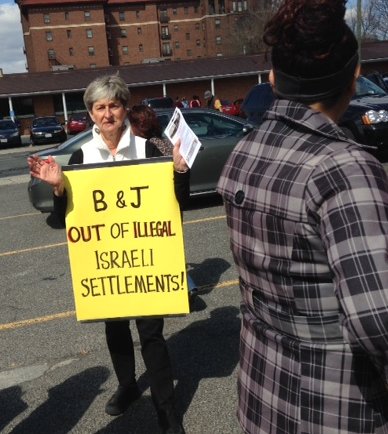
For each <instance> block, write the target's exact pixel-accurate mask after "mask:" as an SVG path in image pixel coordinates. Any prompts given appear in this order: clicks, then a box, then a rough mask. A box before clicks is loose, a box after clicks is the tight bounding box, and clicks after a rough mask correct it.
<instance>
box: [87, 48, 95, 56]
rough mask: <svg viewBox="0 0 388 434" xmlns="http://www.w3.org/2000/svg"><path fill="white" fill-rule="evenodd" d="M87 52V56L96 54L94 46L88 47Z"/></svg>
mask: <svg viewBox="0 0 388 434" xmlns="http://www.w3.org/2000/svg"><path fill="white" fill-rule="evenodd" d="M88 54H89V56H94V55H95V54H96V51H95V50H94V47H88Z"/></svg>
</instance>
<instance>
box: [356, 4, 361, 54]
mask: <svg viewBox="0 0 388 434" xmlns="http://www.w3.org/2000/svg"><path fill="white" fill-rule="evenodd" d="M361 3H362V0H357V21H356V37H357V42H358V56H359V59H360V62H361V39H362V26H361V23H362V4H361Z"/></svg>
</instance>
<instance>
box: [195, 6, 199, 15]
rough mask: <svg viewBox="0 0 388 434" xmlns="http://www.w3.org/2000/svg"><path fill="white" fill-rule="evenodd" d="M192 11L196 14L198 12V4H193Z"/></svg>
mask: <svg viewBox="0 0 388 434" xmlns="http://www.w3.org/2000/svg"><path fill="white" fill-rule="evenodd" d="M194 12H195V13H196V14H197V13H198V6H194Z"/></svg>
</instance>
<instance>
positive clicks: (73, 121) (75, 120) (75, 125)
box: [67, 112, 92, 134]
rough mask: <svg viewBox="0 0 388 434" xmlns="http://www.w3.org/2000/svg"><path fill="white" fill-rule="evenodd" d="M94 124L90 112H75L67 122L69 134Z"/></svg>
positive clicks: (76, 132)
mask: <svg viewBox="0 0 388 434" xmlns="http://www.w3.org/2000/svg"><path fill="white" fill-rule="evenodd" d="M91 125H92V121H91V119H90V116H89V114H88V113H86V112H84V113H73V114H72V115H71V116H70V118H69V120H68V122H67V134H78V133H80V132H81V131H84V130H86V128H89V127H90V126H91Z"/></svg>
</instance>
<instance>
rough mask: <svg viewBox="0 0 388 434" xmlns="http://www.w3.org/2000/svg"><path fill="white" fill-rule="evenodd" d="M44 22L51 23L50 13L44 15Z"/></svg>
mask: <svg viewBox="0 0 388 434" xmlns="http://www.w3.org/2000/svg"><path fill="white" fill-rule="evenodd" d="M43 22H44V23H45V24H50V15H49V14H44V15H43Z"/></svg>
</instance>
